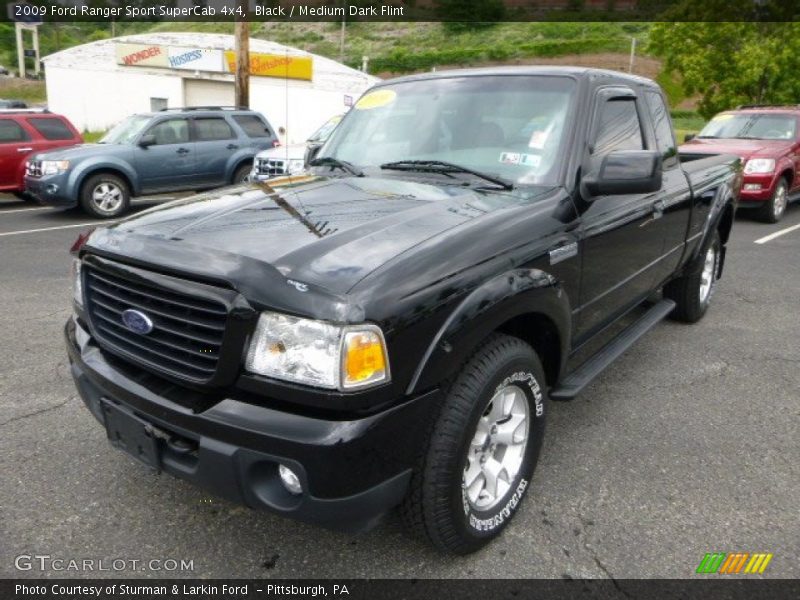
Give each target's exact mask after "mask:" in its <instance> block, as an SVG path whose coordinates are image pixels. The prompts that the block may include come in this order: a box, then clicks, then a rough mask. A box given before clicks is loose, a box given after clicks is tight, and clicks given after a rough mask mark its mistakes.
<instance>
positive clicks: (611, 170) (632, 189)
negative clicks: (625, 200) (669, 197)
mask: <svg viewBox="0 0 800 600" xmlns="http://www.w3.org/2000/svg"><path fill="white" fill-rule="evenodd" d="M662 175H663V170H662V165H661V154H660V153H659V152H656V151H653V150H624V151H623V150H620V151H618V152H611V153H609V154H607V155H606V156H604V157H603V160H602V162H601V163H600V170H599V171H597V172H596V173H589V174H587V175H585V176H584V177H583V180H582V181H581V187H582V189H583V192H584V193H583V196H584V198H591V197H593V196H613V195H617V194H648V193H651V192H657V191H658V190H660V189H661V179H662Z"/></svg>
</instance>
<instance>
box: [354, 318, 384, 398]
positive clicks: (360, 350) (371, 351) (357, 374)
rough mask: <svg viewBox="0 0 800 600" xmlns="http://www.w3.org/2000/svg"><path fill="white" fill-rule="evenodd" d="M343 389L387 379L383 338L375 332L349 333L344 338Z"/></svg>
mask: <svg viewBox="0 0 800 600" xmlns="http://www.w3.org/2000/svg"><path fill="white" fill-rule="evenodd" d="M343 349H344V352H343V355H344V356H343V358H344V361H343V362H344V364H343V365H342V366H343V369H342V375H343V378H342V379H343V381H342V384H343V386H344V387H346V388H347V387H358V386H361V385H365V384H368V383H378V382H380V381H383V380H385V379H388V374H389V372H388V368H387V363H386V351H385V349H384V346H383V338H382V337H381V336H380V334H378V333H377V332H375V331H350V332H347V333H346V334H345V338H344V348H343Z"/></svg>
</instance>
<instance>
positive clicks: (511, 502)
mask: <svg viewBox="0 0 800 600" xmlns="http://www.w3.org/2000/svg"><path fill="white" fill-rule="evenodd" d="M510 385H516V386H518V387H521V388H524V389H527V390H529V392H530V395H529V397H528V400H529V402H530V400H531V399H532V400H533V402H532V404H533V406H532V407H531V408H532V409H533V410H531V411H530V412H531V421H532V422H531V425H530V431H531V432H532V434H533V431H534V425H535V424H534V422H535V421H538V420H540V419H542V418H543V417H544V394H543V392H542V387H541V385H540V384H539V381H538V380H537V378H536V376H535V375H534V374H533V373H532V372H530V371H529V370H526V369H517V370H515V371H513V372H512V373H511V374H510V375H508V376H507V377H504V378H503V379H502V380H501V381H500V383H498V384H497V386H496V387H495V388H494V392H492V394H493V395H494V394H497V393H498V392H500V391H501V390H503V389H504V388H506V387H508V386H510ZM529 443H530V444H533V443H534V440H532V439H531V440H529ZM526 452H528V449H526ZM525 460H526V461H528V460H530V459H529V458H528V457H526V459H525ZM529 483H530V482H529V481H528V479H527V478H526V476H525V473H524V469H523V472H522V473H521V478H520V479H519V481H518V482H517V484H516V487H515V488H514V492H513V493H512V494H511V495H510V496H509V497H508V499H507V500H506V502H505V503H503V504H502V505H501V506H500V507H496V508H494V509H492V511H491V512H490V513H489V514H488V515H487V516H480V513H476V511H475V510H474V509H473V508H472V507H471V506H470V504H469V500H468V499H467V492H466V488H465V487H464V485H463V482H462V484H461V486H460V488H461V504H462V507H463V510H464V516H465V517H466V524H467V525H468V527H469V529H470V530H472V531H473V532H474V533H478V534H486V533H490V532H492V531H494V530H496V529H498V528H500V527H502V526H503V525H504V524H505V523H506V521H508V520H509V519H510V518H511V516H512V515H513V514H514V512H515V511H516V509H517V507H518V505H519V503H520V501H521V500H522V498H523V497H524V495H525V491H526V490H527V489H528V486H529Z"/></svg>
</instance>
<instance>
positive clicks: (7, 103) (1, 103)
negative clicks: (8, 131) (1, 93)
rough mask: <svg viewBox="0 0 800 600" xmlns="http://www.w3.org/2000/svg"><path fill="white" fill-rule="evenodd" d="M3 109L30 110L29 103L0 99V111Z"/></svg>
mask: <svg viewBox="0 0 800 600" xmlns="http://www.w3.org/2000/svg"><path fill="white" fill-rule="evenodd" d="M3 108H28V103H27V102H25V101H24V100H10V99H6V98H0V109H3Z"/></svg>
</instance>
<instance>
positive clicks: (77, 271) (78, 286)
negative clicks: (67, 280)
mask: <svg viewBox="0 0 800 600" xmlns="http://www.w3.org/2000/svg"><path fill="white" fill-rule="evenodd" d="M70 270H71V271H72V299H73V300H75V303H76V304H77V305H78V306H83V282H81V261H80V259H78V258H73V259H72V268H71V269H70Z"/></svg>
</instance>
